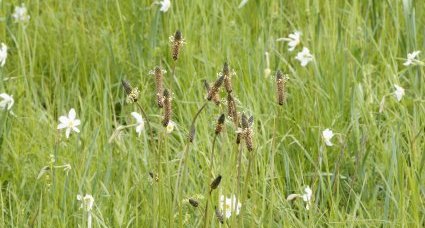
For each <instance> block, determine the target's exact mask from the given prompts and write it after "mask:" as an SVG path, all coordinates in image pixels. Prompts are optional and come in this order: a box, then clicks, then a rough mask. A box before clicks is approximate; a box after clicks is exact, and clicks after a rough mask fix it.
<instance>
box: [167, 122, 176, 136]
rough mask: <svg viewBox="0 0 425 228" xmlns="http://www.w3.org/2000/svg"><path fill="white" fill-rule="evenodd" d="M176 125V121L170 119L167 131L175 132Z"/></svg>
mask: <svg viewBox="0 0 425 228" xmlns="http://www.w3.org/2000/svg"><path fill="white" fill-rule="evenodd" d="M175 127H176V123H174V122H173V121H171V120H170V121H168V124H167V127H166V129H165V130H166V132H167V133H168V134H170V133H171V132H173V131H174V128H175Z"/></svg>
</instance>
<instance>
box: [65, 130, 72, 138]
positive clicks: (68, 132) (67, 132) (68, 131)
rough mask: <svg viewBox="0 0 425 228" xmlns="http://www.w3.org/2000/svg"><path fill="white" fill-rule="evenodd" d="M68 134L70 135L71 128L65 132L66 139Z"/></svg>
mask: <svg viewBox="0 0 425 228" xmlns="http://www.w3.org/2000/svg"><path fill="white" fill-rule="evenodd" d="M69 134H71V128H69V127H68V128H67V129H66V131H65V135H66V138H67V139H68V138H69Z"/></svg>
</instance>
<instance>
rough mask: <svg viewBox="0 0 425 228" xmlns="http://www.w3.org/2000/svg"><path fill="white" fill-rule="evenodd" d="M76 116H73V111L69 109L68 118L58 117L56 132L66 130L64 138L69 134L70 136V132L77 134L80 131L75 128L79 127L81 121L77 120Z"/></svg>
mask: <svg viewBox="0 0 425 228" xmlns="http://www.w3.org/2000/svg"><path fill="white" fill-rule="evenodd" d="M75 116H76V114H75V109H73V108H71V110H69V113H68V116H60V117H59V121H60V123H59V125H58V128H57V129H58V130H60V129H63V128H66V132H65V135H66V138H69V134H71V130H73V131H75V132H77V133H79V132H80V130H79V129H78V128H77V126H78V125H80V123H81V121H80V120H79V119H76V118H75Z"/></svg>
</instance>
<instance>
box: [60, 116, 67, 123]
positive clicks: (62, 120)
mask: <svg viewBox="0 0 425 228" xmlns="http://www.w3.org/2000/svg"><path fill="white" fill-rule="evenodd" d="M59 121H60V122H61V123H64V124H68V122H69V119H68V117H66V116H59Z"/></svg>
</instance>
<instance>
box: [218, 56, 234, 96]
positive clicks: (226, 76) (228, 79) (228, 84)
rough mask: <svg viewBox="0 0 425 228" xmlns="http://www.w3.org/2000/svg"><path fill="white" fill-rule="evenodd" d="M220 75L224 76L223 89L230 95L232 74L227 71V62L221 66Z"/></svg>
mask: <svg viewBox="0 0 425 228" xmlns="http://www.w3.org/2000/svg"><path fill="white" fill-rule="evenodd" d="M221 74H222V75H223V76H224V88H226V91H227V93H231V92H232V91H233V89H232V74H233V72H232V73H231V72H230V69H229V64H228V63H227V62H225V63H224V65H223V71H222V72H221Z"/></svg>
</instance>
